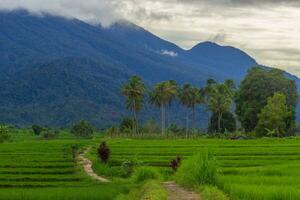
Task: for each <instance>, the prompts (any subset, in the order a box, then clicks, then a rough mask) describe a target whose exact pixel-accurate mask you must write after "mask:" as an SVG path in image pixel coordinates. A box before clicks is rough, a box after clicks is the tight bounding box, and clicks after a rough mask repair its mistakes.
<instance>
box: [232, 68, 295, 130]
mask: <svg viewBox="0 0 300 200" xmlns="http://www.w3.org/2000/svg"><path fill="white" fill-rule="evenodd" d="M276 92H281V93H283V94H284V95H285V96H286V100H287V106H288V109H289V111H290V112H291V113H292V114H291V115H290V118H289V119H288V120H287V121H286V128H287V129H289V130H290V129H292V128H293V126H294V121H295V113H296V112H295V109H296V105H297V102H298V94H297V86H296V83H295V81H293V80H291V79H288V78H286V77H285V75H284V72H283V71H281V70H278V69H273V70H266V69H263V68H260V67H256V68H252V69H250V71H249V73H248V75H247V76H246V78H245V79H244V80H243V81H242V83H241V85H240V88H239V90H238V92H237V95H236V113H237V115H238V116H239V120H240V121H241V123H242V126H243V127H244V129H245V130H246V132H251V131H253V130H254V129H255V127H256V126H257V123H258V120H259V119H258V115H259V113H260V112H261V110H262V109H263V108H264V107H265V106H266V105H267V102H268V98H269V97H271V96H273V95H274V93H276Z"/></svg>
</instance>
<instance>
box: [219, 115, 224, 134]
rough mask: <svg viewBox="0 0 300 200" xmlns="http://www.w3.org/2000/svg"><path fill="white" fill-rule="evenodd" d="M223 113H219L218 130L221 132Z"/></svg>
mask: <svg viewBox="0 0 300 200" xmlns="http://www.w3.org/2000/svg"><path fill="white" fill-rule="evenodd" d="M222 115H223V113H219V114H218V132H219V134H220V133H221V119H222Z"/></svg>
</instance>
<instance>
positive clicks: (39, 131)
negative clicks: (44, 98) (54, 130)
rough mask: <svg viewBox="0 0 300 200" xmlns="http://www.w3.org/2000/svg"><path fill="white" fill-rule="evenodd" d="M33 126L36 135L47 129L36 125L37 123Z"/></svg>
mask: <svg viewBox="0 0 300 200" xmlns="http://www.w3.org/2000/svg"><path fill="white" fill-rule="evenodd" d="M31 128H32V131H33V133H34V135H40V134H41V132H42V131H44V130H45V128H44V127H42V126H39V125H36V124H34V125H32V126H31Z"/></svg>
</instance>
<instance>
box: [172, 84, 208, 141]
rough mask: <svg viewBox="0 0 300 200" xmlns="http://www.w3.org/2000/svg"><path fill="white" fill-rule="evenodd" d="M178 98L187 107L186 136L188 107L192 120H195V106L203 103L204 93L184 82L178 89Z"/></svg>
mask: <svg viewBox="0 0 300 200" xmlns="http://www.w3.org/2000/svg"><path fill="white" fill-rule="evenodd" d="M178 98H179V101H180V103H181V104H182V105H183V106H185V107H186V108H187V113H186V127H185V130H186V137H187V136H188V132H189V115H190V111H189V109H191V110H192V113H193V120H195V119H194V118H195V107H196V105H197V104H204V102H205V99H204V93H203V90H201V89H198V88H196V87H193V86H192V85H191V84H189V83H186V84H184V85H183V86H182V87H181V88H180V89H179V92H178Z"/></svg>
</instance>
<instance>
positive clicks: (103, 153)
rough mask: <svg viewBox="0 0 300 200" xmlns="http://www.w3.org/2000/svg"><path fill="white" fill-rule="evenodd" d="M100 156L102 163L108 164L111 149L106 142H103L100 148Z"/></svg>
mask: <svg viewBox="0 0 300 200" xmlns="http://www.w3.org/2000/svg"><path fill="white" fill-rule="evenodd" d="M97 151H98V156H99V158H100V159H101V161H102V162H104V163H107V162H108V160H109V157H110V149H109V147H108V146H107V145H106V142H102V143H101V144H100V146H99V148H98V150H97Z"/></svg>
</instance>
